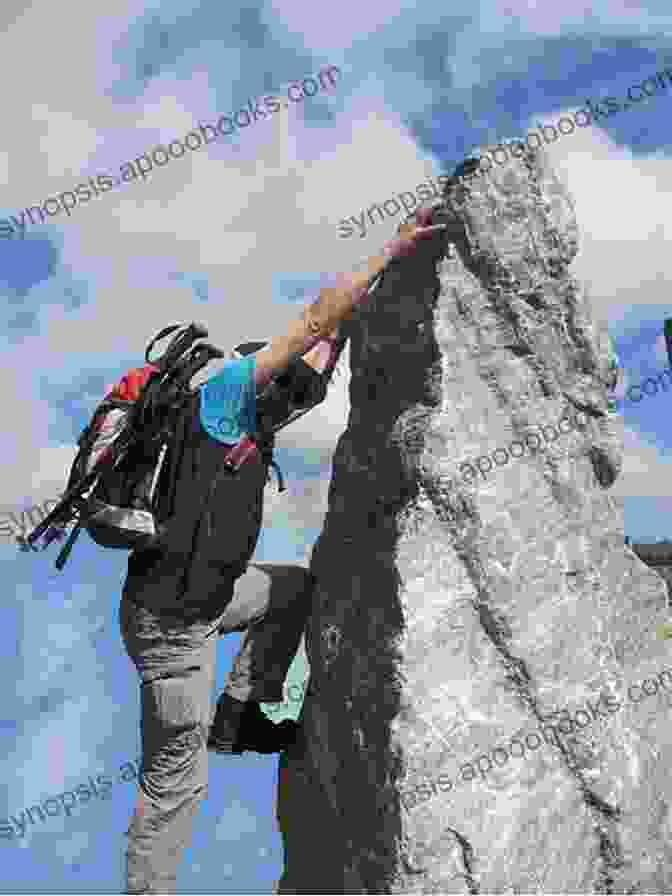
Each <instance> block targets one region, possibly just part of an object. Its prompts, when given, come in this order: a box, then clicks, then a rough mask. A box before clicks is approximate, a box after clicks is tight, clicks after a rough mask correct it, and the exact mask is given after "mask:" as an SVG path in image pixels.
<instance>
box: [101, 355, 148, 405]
mask: <svg viewBox="0 0 672 896" xmlns="http://www.w3.org/2000/svg"><path fill="white" fill-rule="evenodd" d="M156 370H158V368H157V367H155V366H154V364H145V366H144V367H133V368H132V369H131V370H129V371H127V372H126V373H125V374H124V376H123V377H122V378H121V380H120V381H119V382H118V383H117V384H116V386H114V387H113V389H112V391H111V392H110V393H108V394H107V395H106V396H105V398H118V399H120V400H121V401H137V400H138V398H139V397H140V392H141V391H142V388H143V386H144V385H145V383H146V382H147V380H148V379H149V377H150V375H151V374H152V373H154V371H156Z"/></svg>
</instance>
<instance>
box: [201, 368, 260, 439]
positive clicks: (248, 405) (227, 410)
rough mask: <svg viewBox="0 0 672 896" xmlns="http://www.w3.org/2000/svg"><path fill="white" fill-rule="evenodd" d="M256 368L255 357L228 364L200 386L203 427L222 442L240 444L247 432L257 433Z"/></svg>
mask: <svg viewBox="0 0 672 896" xmlns="http://www.w3.org/2000/svg"><path fill="white" fill-rule="evenodd" d="M255 368H256V359H255V357H254V355H248V356H247V357H245V358H241V359H240V360H236V361H225V363H224V369H223V370H221V371H220V372H219V373H218V374H217V375H216V376H213V377H212V379H210V380H208V381H207V382H206V383H203V385H201V386H200V387H199V388H200V392H201V408H200V417H201V425H202V427H203V429H204V430H205V431H206V432H207V434H208V435H209V436H212V438H213V439H217V441H218V442H223V443H224V444H226V445H237V444H238V443H239V442H240V440H241V438H242V435H243V433H248V434H252V433H254V432H255V431H256V428H257V401H256V398H257V391H256V384H255V380H254V373H255Z"/></svg>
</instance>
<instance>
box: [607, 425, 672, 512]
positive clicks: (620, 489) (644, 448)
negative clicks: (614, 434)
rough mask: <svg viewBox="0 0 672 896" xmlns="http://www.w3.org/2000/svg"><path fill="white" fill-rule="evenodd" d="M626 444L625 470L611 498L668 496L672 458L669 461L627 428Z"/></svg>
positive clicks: (625, 430) (611, 490) (636, 433)
mask: <svg viewBox="0 0 672 896" xmlns="http://www.w3.org/2000/svg"><path fill="white" fill-rule="evenodd" d="M623 441H624V454H623V470H622V472H621V475H620V476H619V477H618V479H617V480H616V482H615V483H614V484H613V486H612V487H611V489H610V490H609V494H610V495H613V496H614V497H619V498H627V497H652V498H659V497H660V496H661V495H664V494H667V492H668V489H669V486H672V458H670V459H669V460H666V459H665V458H664V457H663V455H662V454H661V452H660V449H659V448H658V447H656V445H653V444H650V443H649V442H647V441H646V439H644V438H643V437H642V436H641V435H640V434H639V433H638V432H636V431H635V430H633V429H631V428H629V427H624V440H623Z"/></svg>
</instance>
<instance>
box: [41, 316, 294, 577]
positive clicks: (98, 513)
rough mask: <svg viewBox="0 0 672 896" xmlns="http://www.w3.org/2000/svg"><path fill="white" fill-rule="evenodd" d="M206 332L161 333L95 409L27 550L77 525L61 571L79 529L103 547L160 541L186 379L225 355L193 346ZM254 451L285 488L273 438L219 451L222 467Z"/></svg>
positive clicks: (257, 437) (187, 394) (188, 390)
mask: <svg viewBox="0 0 672 896" xmlns="http://www.w3.org/2000/svg"><path fill="white" fill-rule="evenodd" d="M176 330H178V331H179V332H178V333H177V334H176V335H175V336H174V337H173V339H172V340H171V342H170V344H169V345H168V348H167V349H166V351H165V352H164V354H163V355H162V356H161V358H160V359H158V360H156V361H150V353H151V351H152V349H153V348H154V346H155V344H156V343H157V342H158V341H160V340H161V339H163V338H165V337H166V336H168V335H169V334H171V333H173V332H174V331H176ZM207 335H208V333H207V330H206V329H205V328H204V327H202V326H200V325H198V324H195V323H192V324H190V325H188V326H183V327H180V326H178V325H173V326H170V327H166V328H165V329H163V330H161V332H160V333H158V334H157V335H156V336H155V337H154V339H152V341H151V342H150V343H149V345H148V346H147V349H146V351H145V361H146V362H147V363H146V364H145V366H143V367H141V368H133V369H131V370H129V371H128V372H127V373H126V374H125V375H124V377H123V378H122V379H121V380H120V382H119V383H117V384H116V385H115V386H114V388H113V389H112V390H111V392H109V393H108V394H107V395H106V396H105V397H104V399H103V400H102V401H101V402H100V403H99V404H98V406H97V407H96V409H95V411H94V414H93V416H92V418H91V420H90V422H89V423H88V425H87V426H86V427H85V428H84V429H83V430H82V432H81V434H80V436H79V439H78V442H77V444H78V446H79V450H78V453H77V455H76V457H75V459H74V461H73V463H72V465H71V468H70V472H69V476H68V483H67V487H66V490H65V493H64V495H63V497H62V498H61V501H60V502H59V504H57V505H56V507H55V508H54V509H53V510H52V512H51V513H50V514H48V516H47V517H45V518H44V520H42V522H41V523H40V525H39V526H37V527H36V528H35V529H34V530H33V531H32V532H31V533H30V535H29V536H28V538H27V541H28V543H29V544H31V545H32V542H34V541H35V540H36V539H37V538H39V537H40V536H41V535H42V534H43V533H45V532H46V533H47V534H46V537H45V540H47V542H49V541H52V540H54V539H55V538H57V537H59V534H61V533H62V530H63V529H64V528H65V526H67V525H68V524H69V523H70V522H72V521H75V527H74V529H73V531H72V533H71V534H70V537H69V539H68V541H67V542H66V544H65V546H64V547H63V549H62V551H61V553H60V554H59V556H58V558H57V560H56V568H57V569H59V570H61V569H63V567H64V566H65V563H66V561H67V558H68V556H69V554H70V552H71V550H72V547H73V545H74V543H75V541H76V539H77V538H78V537H79V534H80V531H81V529H82V528H83V529H85V530H86V531H87V532H88V534H89V535H90V536H91V538H92V539H93V541H94V542H95V543H96V544H98V545H100V546H101V547H105V548H117V549H119V548H121V549H125V550H132V551H133V550H147V549H148V548H151V547H152V546H153V545H154V544H156V543H157V542H158V540H159V539H160V538H161V536H162V534H163V527H162V525H161V522H162V521H161V514H160V513H159V512H158V508H157V503H156V499H157V497H158V494H159V490H158V485H159V482H160V480H161V477H162V476H164V477H165V476H166V475H167V474H169V473H170V464H169V459H170V448H171V443H172V441H173V438H174V435H175V426H176V424H177V421H178V419H179V415H180V412H181V410H182V409H183V408H184V406H185V404H186V403H187V402H188V401H190V400H191V399H192V398H193V396H194V394H195V392H196V389H195V388H192V387H191V385H190V381H191V380H192V378H193V377H194V376H195V374H196V373H198V372H199V371H200V370H201V369H202V368H203V367H205V365H206V364H208V363H209V362H210V361H211V360H213V359H216V358H223V357H224V353H223V352H221V351H220V350H219V349H216V348H215V347H214V346H212V345H210V344H209V343H200V344H198V345H195V342H196V340H198V339H200V338H202V337H206V336H207ZM257 450H260V451H261V453H262V457H263V459H264V460H265V461H266V462H267V463H269V464H270V465H272V466H274V467H276V469H278V473H279V480H280V491H283V490H284V485H283V483H282V475H281V473H280V472H279V468H277V464H275V462H274V461H273V458H272V453H273V438H272V436H271V437H269V436H268V435H266V436H265V437H264V435H263V434H260V433H255V434H254V435H251V436H245V437H244V438H243V439H242V440H241V442H240V443H239V444H238V445H234V446H232V447H228V448H227V449H224V464H225V466H226V468H227V469H229V470H230V471H232V472H236V471H237V470H239V469H240V467H241V466H242V465H243V464H244V463H245V461H246V460H248V459H249V458H250V457H252V456H253V455H254V453H255V452H256V451H257ZM55 530H56V531H55ZM58 530H60V533H58Z"/></svg>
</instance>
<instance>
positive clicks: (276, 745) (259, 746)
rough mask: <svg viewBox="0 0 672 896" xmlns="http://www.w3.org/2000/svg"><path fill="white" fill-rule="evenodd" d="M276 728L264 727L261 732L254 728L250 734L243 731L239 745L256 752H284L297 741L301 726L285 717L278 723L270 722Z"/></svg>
mask: <svg viewBox="0 0 672 896" xmlns="http://www.w3.org/2000/svg"><path fill="white" fill-rule="evenodd" d="M270 724H271V725H272V726H273V728H274V729H275V730H273V731H271V730H270V729H264V730H262V731H259V732H254V730H253V731H252V732H250V733H248V734H246V733H245V730H244V729H243V731H242V732H241V738H240V741H239V742H238V744H237V746H239V747H240V749H243V750H251V751H254V752H256V753H282V752H283V750H286V749H287V748H288V747H290V746H291V745H292V744H293V743H294V742H295V741H296V737H297V734H298V732H299V726H298V725H297V723H296V722H292V721H291V720H290V719H285V721H284V722H280V723H279V724H278V725H276V724H274V723H273V722H271V723H270Z"/></svg>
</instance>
